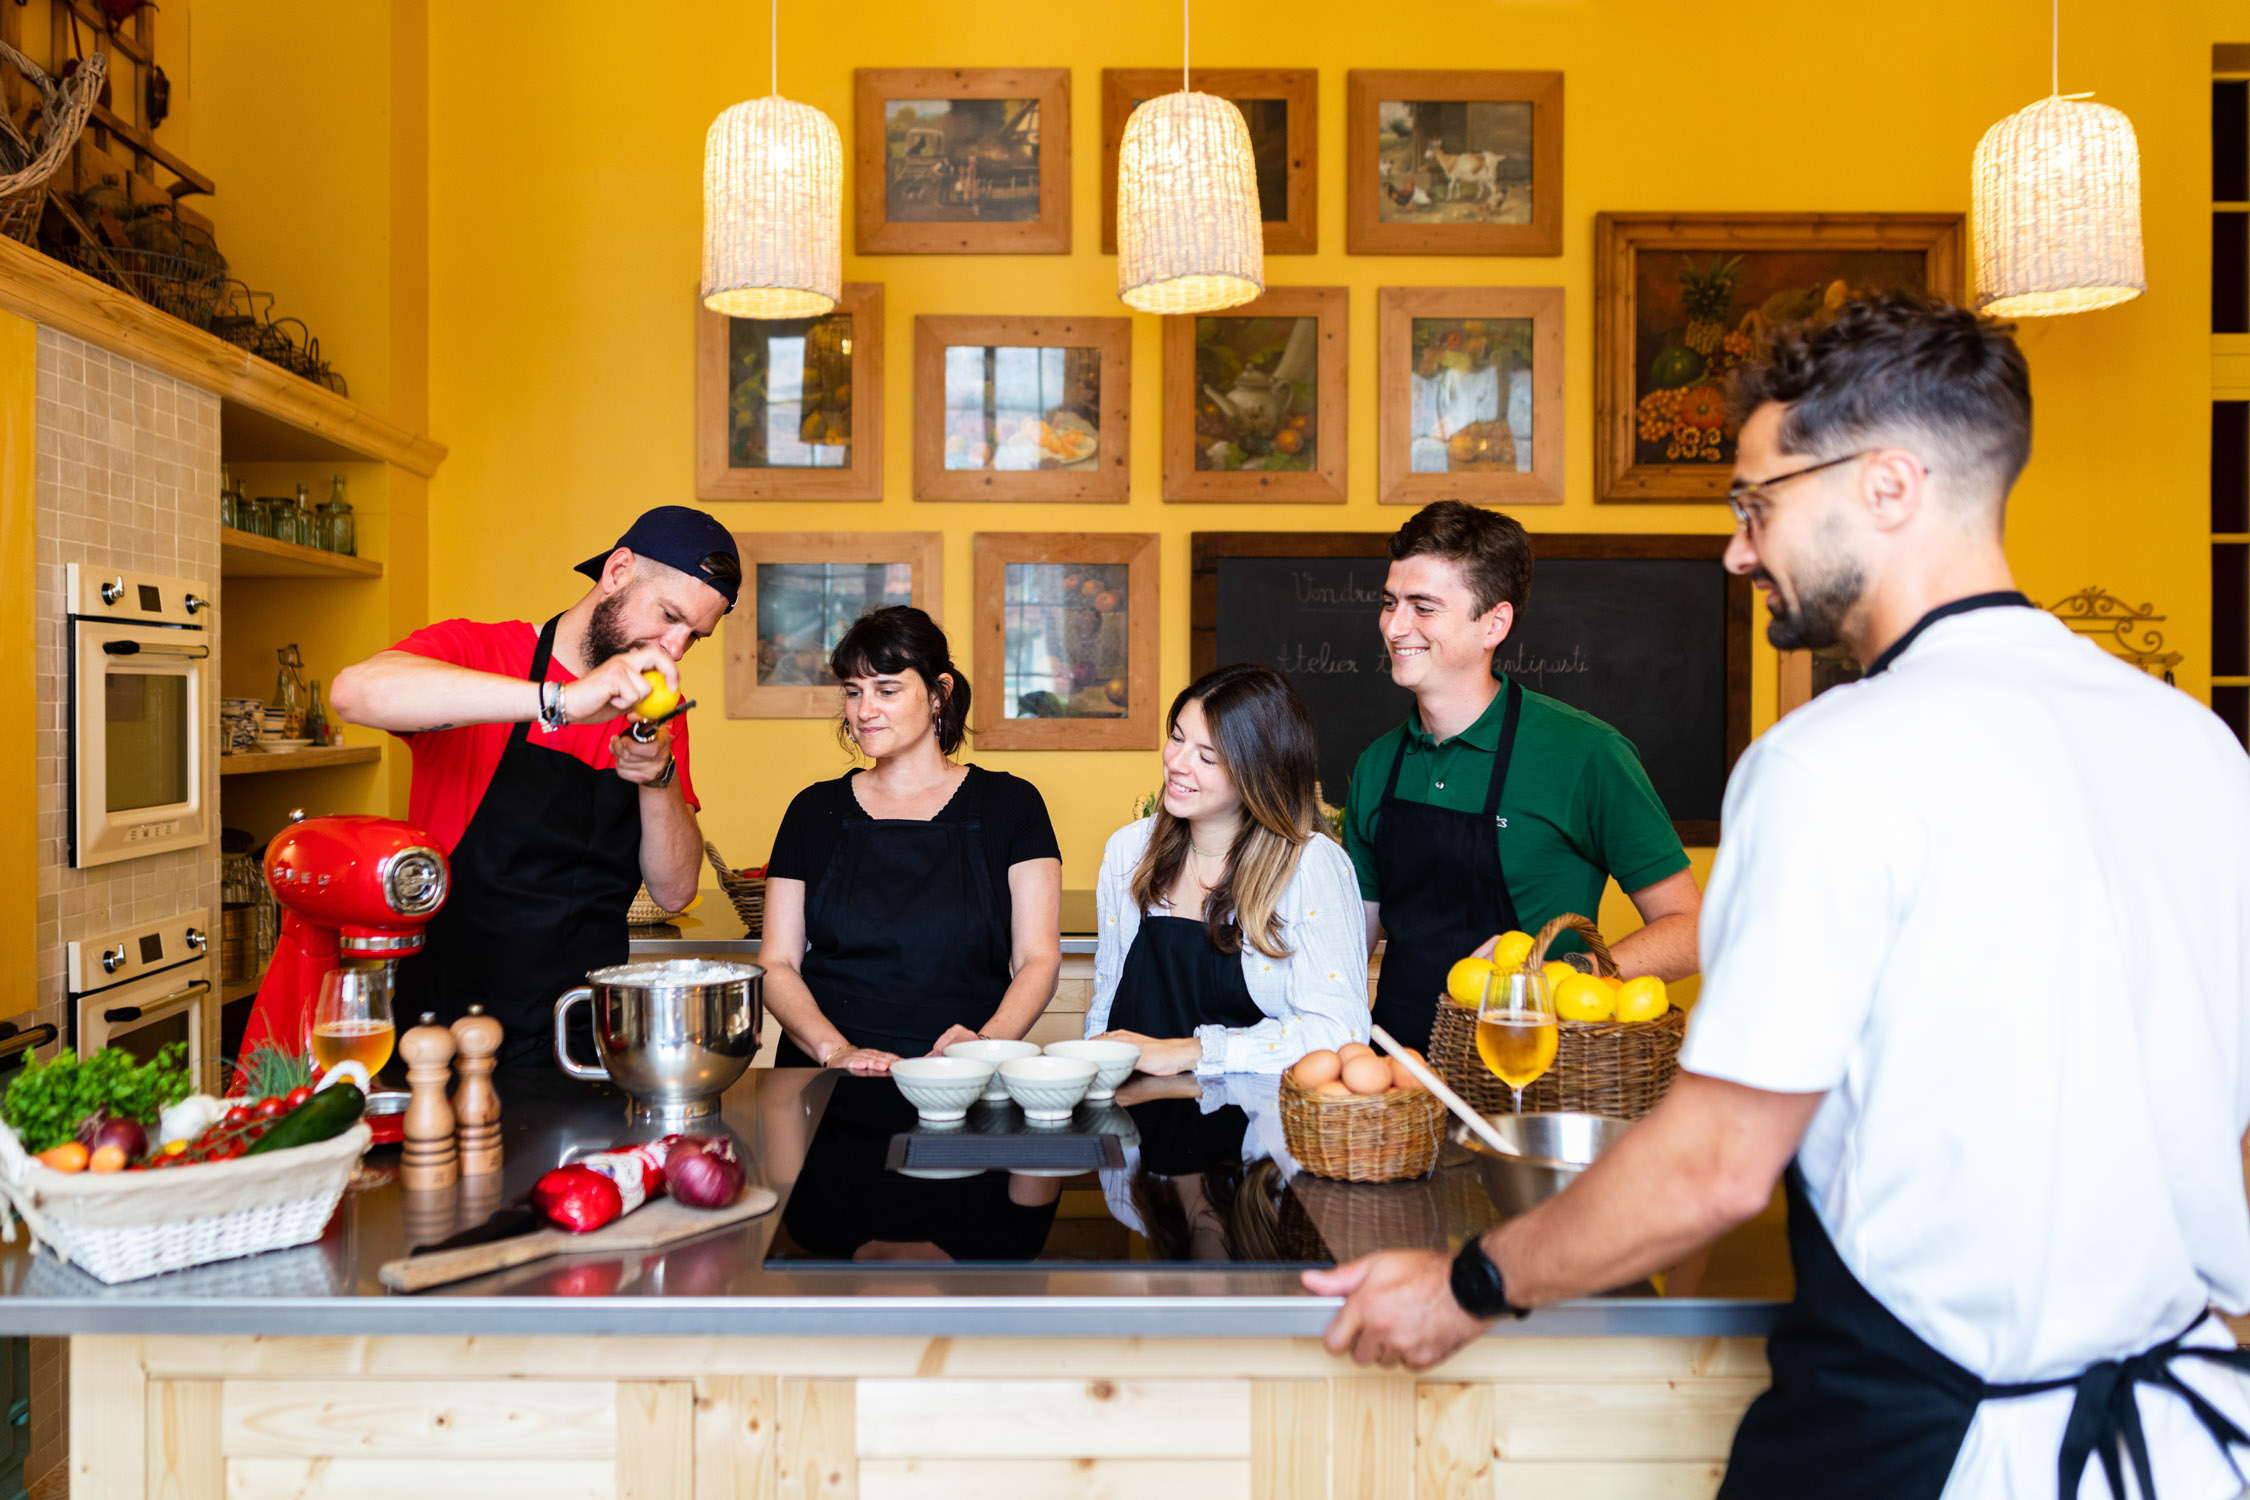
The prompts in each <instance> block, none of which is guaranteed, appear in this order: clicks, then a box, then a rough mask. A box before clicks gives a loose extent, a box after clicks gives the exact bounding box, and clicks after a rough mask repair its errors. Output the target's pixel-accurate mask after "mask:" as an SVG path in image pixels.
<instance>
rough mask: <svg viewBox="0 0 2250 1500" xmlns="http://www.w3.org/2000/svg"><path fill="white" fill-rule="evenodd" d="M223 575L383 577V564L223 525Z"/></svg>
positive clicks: (220, 567) (220, 542) (221, 559)
mask: <svg viewBox="0 0 2250 1500" xmlns="http://www.w3.org/2000/svg"><path fill="white" fill-rule="evenodd" d="M219 576H220V577H221V578H380V577H382V576H383V565H382V564H381V563H379V562H376V561H375V560H374V559H373V558H368V557H348V556H346V555H345V554H344V553H341V552H324V551H322V550H321V549H320V548H318V547H300V546H298V545H297V544H296V543H295V542H277V541H275V540H274V539H273V538H272V537H270V536H260V535H258V534H257V533H256V532H254V531H238V530H236V529H235V528H234V527H232V526H222V527H220V528H219Z"/></svg>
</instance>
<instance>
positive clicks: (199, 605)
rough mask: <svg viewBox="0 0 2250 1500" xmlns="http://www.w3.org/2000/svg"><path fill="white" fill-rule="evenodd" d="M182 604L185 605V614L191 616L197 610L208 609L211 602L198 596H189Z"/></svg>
mask: <svg viewBox="0 0 2250 1500" xmlns="http://www.w3.org/2000/svg"><path fill="white" fill-rule="evenodd" d="M182 602H183V603H184V604H185V605H186V607H187V612H188V613H189V614H191V615H192V614H194V613H195V612H196V611H197V610H199V609H209V608H210V607H211V601H210V600H208V599H206V598H204V597H203V596H202V595H200V594H190V595H188V596H187V598H186V599H185V600H183V601H182Z"/></svg>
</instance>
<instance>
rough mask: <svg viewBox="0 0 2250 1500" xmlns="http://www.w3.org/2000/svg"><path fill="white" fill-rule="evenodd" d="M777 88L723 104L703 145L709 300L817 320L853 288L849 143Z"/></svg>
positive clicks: (735, 309)
mask: <svg viewBox="0 0 2250 1500" xmlns="http://www.w3.org/2000/svg"><path fill="white" fill-rule="evenodd" d="M780 10H781V7H780V0H775V3H774V43H775V58H774V90H773V92H772V93H771V94H770V95H768V96H767V97H766V98H763V99H752V100H750V101H748V102H747V103H743V104H737V105H735V106H734V107H732V108H731V109H727V110H725V111H722V112H721V113H720V115H719V118H718V119H716V120H714V121H712V122H711V133H710V134H709V135H708V136H707V137H705V139H704V143H703V305H704V306H706V307H708V308H710V309H711V310H712V311H713V312H720V313H725V314H726V315H727V316H729V317H734V318H812V317H818V316H820V315H821V314H822V313H825V312H827V311H828V310H829V309H830V308H833V307H834V306H835V305H836V301H837V299H838V298H839V297H841V296H842V295H843V290H844V144H843V140H842V138H841V137H839V136H838V135H837V134H836V125H835V122H834V121H832V120H830V119H829V118H828V116H826V115H824V114H822V113H821V112H820V111H819V110H817V109H814V108H813V107H812V106H811V105H809V104H793V103H791V102H790V101H789V100H787V99H784V98H782V97H781V86H780V84H781V64H780V56H779V50H780V40H781V31H780V26H781V20H780Z"/></svg>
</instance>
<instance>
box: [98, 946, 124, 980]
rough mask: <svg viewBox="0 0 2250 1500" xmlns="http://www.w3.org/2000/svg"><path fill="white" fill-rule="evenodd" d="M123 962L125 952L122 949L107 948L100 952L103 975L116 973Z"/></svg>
mask: <svg viewBox="0 0 2250 1500" xmlns="http://www.w3.org/2000/svg"><path fill="white" fill-rule="evenodd" d="M124 962H125V950H124V949H123V948H107V949H104V950H103V951H102V972H103V973H104V974H114V973H116V972H117V970H118V968H119V967H120V966H121V965H122V964H123V963H124Z"/></svg>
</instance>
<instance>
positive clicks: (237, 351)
mask: <svg viewBox="0 0 2250 1500" xmlns="http://www.w3.org/2000/svg"><path fill="white" fill-rule="evenodd" d="M0 307H4V308H6V309H7V310H9V311H10V312H17V313H21V314H23V316H25V317H27V318H29V319H31V320H32V321H33V322H35V323H44V324H45V325H47V326H48V327H50V328H54V329H57V330H59V331H61V332H63V333H67V334H71V335H73V336H75V337H78V338H82V339H85V340H86V341H87V342H89V343H92V344H97V345H99V346H101V347H102V348H104V349H107V350H109V351H110V352H111V353H113V354H122V355H124V356H125V357H126V358H128V359H131V360H136V361H138V362H139V363H141V364H144V365H147V366H149V367H150V368H151V369H155V370H161V371H162V372H163V373H165V374H167V375H170V376H172V377H173V378H174V379H176V380H183V381H185V382H187V383H188V384H189V385H193V386H197V387H199V388H201V389H203V390H207V391H211V392H213V393H214V394H216V395H217V396H218V397H219V399H220V402H221V403H222V408H221V410H222V426H223V425H224V414H225V409H226V407H228V406H239V407H241V408H243V409H245V410H247V411H249V412H251V413H254V414H256V415H258V416H262V417H265V418H269V419H271V420H272V422H274V423H279V424H280V425H282V426H284V427H287V428H289V429H293V430H294V432H295V433H297V434H301V435H303V436H304V437H309V438H311V439H314V440H317V441H318V442H320V443H322V444H327V445H333V451H334V454H335V456H338V457H350V458H359V459H373V460H375V461H376V462H379V463H388V464H396V465H398V467H400V468H402V469H405V470H407V471H409V472H410V473H415V474H420V475H422V476H423V477H424V478H428V477H430V476H432V475H435V474H436V473H437V470H438V465H439V464H441V463H443V462H444V461H445V452H446V449H445V445H444V444H443V443H440V442H436V441H434V440H432V439H430V438H427V437H424V436H422V435H421V434H419V433H414V432H409V431H407V430H406V429H405V428H403V427H400V426H398V425H397V424H396V423H394V422H391V421H390V420H388V419H387V418H384V417H379V416H377V415H375V413H373V412H371V411H368V410H366V409H365V408H364V407H360V406H355V405H353V404H352V403H351V402H350V401H349V400H347V399H346V398H344V397H342V396H339V395H337V394H336V393H335V392H334V391H332V390H329V389H328V388H327V387H326V386H321V385H315V384H313V383H312V382H311V381H309V380H307V379H305V378H304V377H303V376H301V375H292V374H290V373H289V372H288V371H287V370H284V369H282V368H281V366H279V365H277V364H273V363H271V362H269V361H267V360H262V359H260V358H258V357H257V356H256V355H254V354H252V353H251V352H250V351H249V350H247V349H243V348H239V347H237V346H236V345H233V344H230V343H228V342H227V341H226V340H225V339H222V338H219V337H217V336H216V335H213V334H210V333H206V332H205V331H204V330H202V329H200V328H197V327H195V326H193V325H192V324H189V323H184V322H182V321H181V320H179V319H178V318H175V317H173V316H172V315H171V314H170V313H162V312H158V311H157V310H156V309H155V308H153V307H150V306H149V305H148V304H147V303H145V302H143V301H141V300H140V299H139V298H137V297H134V296H132V295H131V294H129V293H126V292H121V291H119V290H118V289H117V288H115V287H113V286H110V285H108V284H107V283H105V282H100V281H96V280H95V279H94V278H93V277H91V276H88V275H86V274H84V273H83V272H80V271H74V270H72V269H71V268H70V267H68V266H66V265H64V264H63V263H62V262H60V261H57V260H50V259H48V258H47V257H46V256H44V255H42V254H40V253H39V252H38V251H37V250H34V249H32V248H31V247H30V246H29V245H24V244H19V243H17V242H16V241H15V240H12V239H8V238H6V237H5V236H0ZM259 425H265V424H259ZM252 446H253V447H256V446H259V445H257V444H255V443H253V444H252ZM227 456H228V458H229V459H230V460H231V461H236V462H240V461H243V460H255V459H263V458H265V457H267V456H268V455H267V454H265V453H263V452H256V451H252V452H242V453H233V452H230V453H229V454H228V455H227ZM272 456H274V457H287V456H291V455H287V454H283V453H275V454H274V455H272Z"/></svg>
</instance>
